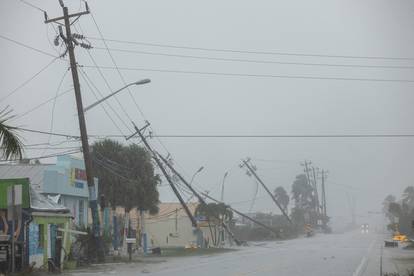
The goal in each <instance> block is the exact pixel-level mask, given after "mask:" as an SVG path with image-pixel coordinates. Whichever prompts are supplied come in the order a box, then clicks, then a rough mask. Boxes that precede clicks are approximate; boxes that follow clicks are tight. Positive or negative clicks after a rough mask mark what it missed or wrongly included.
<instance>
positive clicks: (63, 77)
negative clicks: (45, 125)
mask: <svg viewBox="0 0 414 276" xmlns="http://www.w3.org/2000/svg"><path fill="white" fill-rule="evenodd" d="M68 72H69V68H68V69H66V70H65V73H64V74H63V76H62V78H61V80H60V82H59V85H58V87H57V89H56V92H55V97H54V100H53V106H52V115H51V116H50V129H49V132H50V133H52V131H53V123H54V120H55V107H56V99H57V96H58V94H59V90H60V88H61V87H62V84H63V81H64V80H65V77H66V75H67V73H68ZM50 139H52V135H51V134H49V137H48V139H47V143H50ZM46 151H47V150H46V149H45V150H43V152H42V153H41V155H44V154H45V152H46Z"/></svg>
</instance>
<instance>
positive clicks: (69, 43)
mask: <svg viewBox="0 0 414 276" xmlns="http://www.w3.org/2000/svg"><path fill="white" fill-rule="evenodd" d="M59 2H60V5H61V7H62V9H63V16H61V17H57V18H54V19H48V17H47V14H46V12H45V23H46V24H47V23H54V22H57V21H60V20H63V24H62V23H59V22H58V23H57V24H59V32H60V38H62V40H63V41H64V43H65V44H66V51H67V52H68V53H69V61H70V68H71V72H72V79H73V87H74V90H75V98H76V107H77V110H78V119H79V130H80V136H81V141H82V152H83V159H84V161H85V173H86V179H87V183H88V189H89V206H90V208H91V213H92V221H93V224H92V232H93V236H94V238H95V242H96V246H97V256H98V260H99V261H103V260H104V258H105V252H104V247H103V241H102V237H101V231H100V222H99V214H98V200H97V195H96V190H95V183H94V178H93V175H92V161H91V157H90V152H89V143H88V133H87V131H86V122H85V115H84V112H83V104H82V95H81V90H80V84H79V75H78V70H77V63H76V58H75V45H80V46H81V47H83V48H88V47H90V45H89V46H88V47H87V45H86V44H84V43H79V42H78V41H77V40H76V38H77V37H78V38H79V37H81V36H79V35H77V34H72V32H71V25H72V24H73V23H74V21H73V22H72V23H71V22H70V21H69V19H70V18H72V17H76V19H75V21H76V20H77V19H78V18H79V17H80V16H82V15H84V14H89V8H88V5H87V3H86V2H85V5H86V11H84V12H79V13H76V14H71V15H70V14H69V12H68V8H67V7H65V6H64V4H63V1H62V0H60V1H59ZM61 25H63V26H64V27H65V30H66V36H65V35H64V34H63V31H62V28H61ZM65 54H66V52H65Z"/></svg>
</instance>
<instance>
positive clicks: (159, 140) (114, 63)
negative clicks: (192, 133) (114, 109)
mask: <svg viewBox="0 0 414 276" xmlns="http://www.w3.org/2000/svg"><path fill="white" fill-rule="evenodd" d="M91 17H92V20H93V23H94V24H95V27H96V29H97V30H98V33H99V36H100V37H101V39H102V41H103V43H104V45H105V49H106V51H107V52H108V55H109V57H110V58H111V61H112V63H113V65H114V66H115V68H116V71H117V72H118V75H119V77H120V78H121V80H122V82H123V83H124V85H127V83H126V81H125V78H124V76H123V75H122V73H121V71H120V69H119V68H118V65H117V63H116V61H115V59H114V57H113V55H112V54H111V51H110V49H109V47H108V45H107V43H106V41H105V39H104V37H103V34H102V32H101V29H100V28H99V25H98V23H97V22H96V20H95V17H94V16H93V13H91ZM95 65H96V64H95ZM127 91H128V94H129V96H130V97H131V99H132V101H133V102H134V104H135V107H136V108H137V110H138V112H139V113H140V114H141V116H142V118H143V119H144V120H146V121H148V120H147V118H146V117H145V114H144V112H143V110H142V109H141V108H140V107H139V105H138V103H137V101H136V100H135V97H134V96H133V95H132V92H131V89H130V88H129V87H127ZM128 118H129V119H130V121H133V120H132V119H131V118H130V117H128ZM149 128H150V129H151V130H152V132H154V129H153V128H152V126H149ZM156 139H157V141H158V142H159V144H160V145H161V146H162V147H163V149H164V150H165V151H166V152H167V153H169V151H168V149H167V147H166V146H165V145H164V143H163V142H162V141H161V139H160V138H156Z"/></svg>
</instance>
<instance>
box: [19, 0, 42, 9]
mask: <svg viewBox="0 0 414 276" xmlns="http://www.w3.org/2000/svg"><path fill="white" fill-rule="evenodd" d="M20 2H21V3H22V4H25V5H27V6H29V7H32V8H34V9H36V10H38V11H41V12H46V11H45V10H44V9H42V8H39V7H38V6H36V5H33V4H32V3H29V2H27V1H25V0H20Z"/></svg>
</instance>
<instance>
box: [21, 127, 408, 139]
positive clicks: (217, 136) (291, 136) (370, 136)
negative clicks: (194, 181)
mask: <svg viewBox="0 0 414 276" xmlns="http://www.w3.org/2000/svg"><path fill="white" fill-rule="evenodd" d="M16 129H17V130H21V131H25V132H32V133H39V134H47V135H49V134H52V135H55V136H60V137H66V138H76V139H79V136H77V135H72V134H65V133H52V132H47V131H41V130H35V129H28V128H21V127H17V128H16ZM89 137H92V138H94V137H95V138H99V137H108V138H110V137H113V138H117V137H118V138H119V137H121V138H124V136H122V135H118V134H101V135H99V134H91V135H89ZM157 137H161V138H413V137H414V134H404V133H401V134H392V133H388V134H279V135H277V134H274V135H260V134H258V135H243V134H238V135H217V134H214V135H206V134H204V135H191V134H190V135H189V134H182V135H178V134H177V135H163V134H161V135H157Z"/></svg>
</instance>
